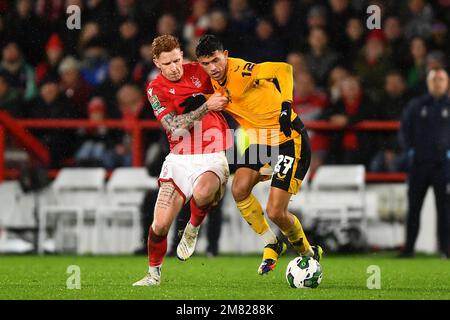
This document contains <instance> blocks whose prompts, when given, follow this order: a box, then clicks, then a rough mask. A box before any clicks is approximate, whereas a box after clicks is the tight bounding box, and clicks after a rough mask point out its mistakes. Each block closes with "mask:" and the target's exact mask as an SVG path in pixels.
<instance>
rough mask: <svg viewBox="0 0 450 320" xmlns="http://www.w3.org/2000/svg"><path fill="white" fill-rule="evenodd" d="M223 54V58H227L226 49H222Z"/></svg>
mask: <svg viewBox="0 0 450 320" xmlns="http://www.w3.org/2000/svg"><path fill="white" fill-rule="evenodd" d="M223 55H224V57H225V59H227V58H228V50H223Z"/></svg>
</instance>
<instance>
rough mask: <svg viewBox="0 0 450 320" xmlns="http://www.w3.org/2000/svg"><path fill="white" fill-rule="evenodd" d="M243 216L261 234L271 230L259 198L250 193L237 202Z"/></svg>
mask: <svg viewBox="0 0 450 320" xmlns="http://www.w3.org/2000/svg"><path fill="white" fill-rule="evenodd" d="M236 205H237V207H238V209H239V211H240V212H241V215H242V217H243V218H244V219H245V221H247V223H248V224H249V225H250V227H251V228H252V229H253V230H254V231H255V232H256V233H257V234H259V235H262V234H264V233H265V232H266V231H267V230H269V224H268V223H267V220H266V217H265V216H264V211H263V209H262V207H261V204H260V203H259V201H258V199H256V197H255V196H254V195H253V194H250V195H249V196H248V197H247V198H246V199H244V200H242V201H240V202H237V203H236Z"/></svg>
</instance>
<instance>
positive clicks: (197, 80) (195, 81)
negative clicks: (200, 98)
mask: <svg viewBox="0 0 450 320" xmlns="http://www.w3.org/2000/svg"><path fill="white" fill-rule="evenodd" d="M191 81H192V83H193V84H194V86H196V87H197V88H200V87H201V86H202V83H201V82H200V79H199V78H197V77H196V76H192V77H191Z"/></svg>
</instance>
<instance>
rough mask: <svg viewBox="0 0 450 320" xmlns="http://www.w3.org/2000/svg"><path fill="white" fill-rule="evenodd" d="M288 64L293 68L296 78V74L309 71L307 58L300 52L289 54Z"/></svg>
mask: <svg viewBox="0 0 450 320" xmlns="http://www.w3.org/2000/svg"><path fill="white" fill-rule="evenodd" d="M286 62H287V63H289V64H290V65H291V66H292V73H293V74H294V78H295V76H296V74H298V73H300V72H304V71H307V70H308V67H307V66H306V63H305V56H304V55H303V53H301V52H299V51H292V52H290V53H288V55H287V57H286Z"/></svg>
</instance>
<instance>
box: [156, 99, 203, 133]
mask: <svg viewBox="0 0 450 320" xmlns="http://www.w3.org/2000/svg"><path fill="white" fill-rule="evenodd" d="M208 111H209V110H208V105H207V104H206V102H205V103H204V104H202V105H201V106H200V107H199V108H197V109H195V110H194V111H191V112H189V113H185V114H180V115H178V116H177V115H176V114H175V112H171V113H169V114H168V115H166V116H165V117H164V118H162V119H161V123H162V126H163V127H164V129H166V131H167V132H170V133H171V134H172V135H177V134H179V133H180V131H184V130H187V131H189V130H190V129H191V128H192V127H193V126H194V123H195V121H200V120H201V119H202V118H203V117H204V116H205V115H206V114H207V113H208Z"/></svg>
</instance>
